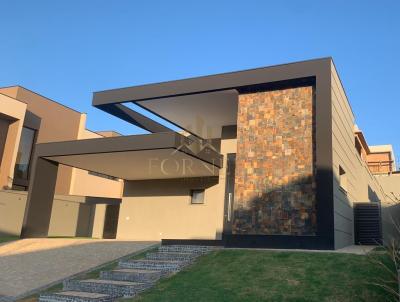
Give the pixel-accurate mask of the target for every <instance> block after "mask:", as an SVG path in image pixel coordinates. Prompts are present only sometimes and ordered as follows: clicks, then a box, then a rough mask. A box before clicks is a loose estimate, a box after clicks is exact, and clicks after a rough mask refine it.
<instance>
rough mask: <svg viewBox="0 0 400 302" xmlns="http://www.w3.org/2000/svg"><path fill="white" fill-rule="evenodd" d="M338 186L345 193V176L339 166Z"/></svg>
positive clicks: (344, 172)
mask: <svg viewBox="0 0 400 302" xmlns="http://www.w3.org/2000/svg"><path fill="white" fill-rule="evenodd" d="M339 184H340V187H341V188H342V189H343V190H345V191H346V192H347V175H346V171H345V170H344V169H343V168H342V166H339Z"/></svg>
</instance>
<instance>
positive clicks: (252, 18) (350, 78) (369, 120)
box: [0, 0, 400, 155]
mask: <svg viewBox="0 0 400 302" xmlns="http://www.w3.org/2000/svg"><path fill="white" fill-rule="evenodd" d="M0 12H1V17H0V33H1V37H2V39H1V42H0V86H8V85H15V84H19V85H22V86H25V87H27V88H29V89H31V90H33V91H36V92H38V93H40V94H43V95H45V96H47V97H49V98H52V99H54V100H57V101H59V102H61V103H63V104H66V105H68V106H70V107H72V108H74V109H76V110H79V111H82V112H87V113H88V125H87V126H88V128H89V129H92V130H103V129H116V130H118V131H120V132H122V133H124V134H130V133H136V132H137V129H136V128H135V127H133V126H131V125H129V124H126V123H124V122H122V121H119V120H118V119H117V118H110V116H109V115H107V114H106V113H103V112H101V111H100V110H97V109H95V108H92V107H91V98H92V92H93V91H98V90H105V89H109V88H118V87H124V86H133V85H138V84H144V83H151V82H159V81H166V80H172V79H180V78H186V77H193V76H200V75H207V74H212V73H220V72H227V71H235V70H241V69H247V68H254V67H261V66H268V65H275V64H281V63H288V62H292V61H300V60H306V59H312V58H318V57H326V56H332V57H333V59H334V61H335V64H336V67H337V68H338V71H339V74H340V76H341V79H342V82H343V84H344V86H345V89H346V92H347V95H348V96H349V99H350V102H351V105H352V108H353V111H354V112H355V115H356V122H357V124H358V125H359V127H360V128H361V129H362V130H363V131H364V133H365V135H366V138H367V140H368V143H369V144H387V143H392V144H393V145H394V146H395V150H396V151H397V154H398V155H400V134H399V129H400V127H399V114H400V96H399V93H400V89H399V88H400V1H398V0H393V1H366V0H364V1H250V0H246V1H234V0H230V1H216V0H214V1H205V0H202V1H183V0H182V1H172V0H171V1H161V0H160V1H88V0H85V1H82V0H79V1H72V0H68V1H67V0H65V1H61V0H60V1H54V0H52V1H41V0H38V1H29V0H26V1H17V0H13V1H11V0H10V1H8V0H0Z"/></svg>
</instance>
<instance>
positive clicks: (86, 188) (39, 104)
mask: <svg viewBox="0 0 400 302" xmlns="http://www.w3.org/2000/svg"><path fill="white" fill-rule="evenodd" d="M0 93H3V94H5V95H8V96H10V97H11V98H15V99H18V100H19V101H20V102H17V103H20V104H22V105H24V106H25V108H27V109H28V110H29V111H31V112H32V113H34V114H35V115H37V116H39V117H40V118H41V125H40V130H39V134H38V138H37V143H46V142H57V141H66V140H77V139H90V138H99V137H103V136H102V135H99V134H97V133H95V132H92V131H89V130H87V129H86V114H85V113H80V112H78V111H75V110H73V109H71V108H68V107H66V106H63V105H61V104H59V103H57V102H55V101H53V100H50V99H48V98H46V97H44V96H42V95H39V94H37V93H35V92H33V91H30V90H28V89H25V88H23V87H20V86H13V87H6V88H0ZM0 95H1V94H0ZM4 97H6V96H4ZM21 102H22V103H21ZM24 103H25V104H26V105H25V104H24ZM0 112H1V107H0ZM21 127H22V126H21ZM20 131H21V130H19V132H20ZM16 141H17V142H18V143H19V137H18V139H17V140H16ZM17 150H18V144H17ZM14 165H15V161H14V163H13V164H12V172H13V171H14V170H13V169H14ZM0 181H1V179H0ZM0 184H1V182H0ZM122 187H123V183H122V181H114V180H110V179H105V178H102V177H98V176H94V175H90V174H88V172H87V171H84V170H80V169H76V168H72V167H68V166H63V165H60V166H59V169H58V173H57V184H56V191H55V192H56V194H60V195H82V196H95V197H111V198H120V197H121V194H122ZM0 188H1V186H0Z"/></svg>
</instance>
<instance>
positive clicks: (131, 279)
mask: <svg viewBox="0 0 400 302" xmlns="http://www.w3.org/2000/svg"><path fill="white" fill-rule="evenodd" d="M214 249H216V248H215V247H207V246H193V245H192V246H191V245H167V246H165V245H164V246H161V247H159V249H158V251H157V252H149V253H147V254H146V258H145V259H135V260H133V259H130V260H129V259H128V260H121V261H120V262H119V265H118V268H116V269H114V270H111V271H102V272H101V273H100V278H99V279H86V280H67V281H64V289H63V290H62V291H60V292H55V293H45V294H42V295H40V297H39V301H40V302H92V301H95V302H109V301H114V300H116V299H118V298H122V297H124V298H127V297H134V296H135V295H137V294H138V293H140V292H142V291H144V290H146V289H148V288H150V287H152V286H154V285H155V283H156V282H157V281H158V280H159V279H160V278H162V277H165V276H168V275H171V274H174V273H177V272H179V271H180V270H181V269H183V268H184V267H186V266H188V265H190V264H191V263H193V261H194V260H195V259H196V258H197V257H199V256H200V255H203V254H206V253H208V252H210V251H212V250H214Z"/></svg>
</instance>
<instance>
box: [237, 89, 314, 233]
mask: <svg viewBox="0 0 400 302" xmlns="http://www.w3.org/2000/svg"><path fill="white" fill-rule="evenodd" d="M313 106H314V104H313V88H312V87H299V88H290V89H283V90H276V91H268V92H258V93H252V94H244V95H240V96H239V110H238V129H237V139H238V149H237V154H236V176H235V178H236V179H235V201H234V220H233V227H232V230H233V234H260V235H261V234H263V235H264V234H270V235H315V232H316V209H315V204H316V200H315V179H314V174H315V172H314V166H315V165H314V159H315V156H314V155H313V154H314V151H315V150H314V146H315V143H314V137H315V135H314V131H315V130H314V129H315V126H314V125H315V122H314V117H313V111H314V108H313Z"/></svg>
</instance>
